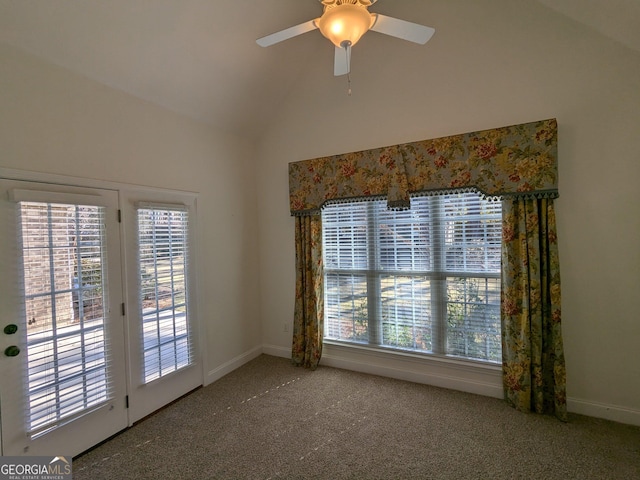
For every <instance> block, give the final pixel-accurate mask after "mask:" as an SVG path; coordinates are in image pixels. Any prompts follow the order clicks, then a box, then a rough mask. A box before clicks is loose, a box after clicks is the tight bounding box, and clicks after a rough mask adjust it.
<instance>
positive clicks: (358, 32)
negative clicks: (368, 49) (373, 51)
mask: <svg viewBox="0 0 640 480" xmlns="http://www.w3.org/2000/svg"><path fill="white" fill-rule="evenodd" d="M373 21H374V17H373V16H372V15H371V14H370V13H369V11H368V10H367V9H366V8H365V7H362V6H358V5H351V4H342V5H337V6H335V7H332V8H327V9H326V10H325V12H324V13H323V15H322V17H320V18H319V19H318V21H317V26H318V29H319V30H320V32H322V35H324V36H325V37H327V38H328V39H329V40H331V43H333V44H334V45H335V46H336V47H344V46H346V45H355V44H356V43H357V42H358V40H360V37H362V35H364V34H365V33H367V31H368V30H369V29H370V28H371V25H372V24H373Z"/></svg>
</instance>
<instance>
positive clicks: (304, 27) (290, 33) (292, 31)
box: [256, 19, 318, 47]
mask: <svg viewBox="0 0 640 480" xmlns="http://www.w3.org/2000/svg"><path fill="white" fill-rule="evenodd" d="M316 20H317V19H316ZM316 20H309V21H308V22H305V23H301V24H300V25H296V26H294V27H289V28H286V29H284V30H281V31H279V32H276V33H272V34H271V35H267V36H266V37H262V38H259V39H258V40H256V43H257V44H258V45H260V46H261V47H270V46H271V45H274V44H276V43H280V42H283V41H285V40H288V39H290V38H293V37H297V36H298V35H302V34H303V33H307V32H310V31H311V30H315V29H316V28H318V27H317V26H316Z"/></svg>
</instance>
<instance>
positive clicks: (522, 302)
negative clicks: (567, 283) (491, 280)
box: [501, 199, 567, 421]
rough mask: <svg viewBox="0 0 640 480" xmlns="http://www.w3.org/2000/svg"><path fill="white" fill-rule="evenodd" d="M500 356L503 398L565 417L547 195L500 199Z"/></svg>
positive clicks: (556, 272)
mask: <svg viewBox="0 0 640 480" xmlns="http://www.w3.org/2000/svg"><path fill="white" fill-rule="evenodd" d="M502 225H503V228H502V296H501V316H502V345H503V347H502V361H503V380H504V392H505V398H506V400H507V402H508V403H510V404H511V405H513V406H514V407H515V408H516V409H518V410H522V411H534V412H537V413H553V414H555V415H556V416H557V417H558V418H559V419H560V420H563V421H566V420H567V405H566V388H565V385H566V378H565V377H566V375H565V362H564V353H563V347H562V331H561V328H560V319H561V309H560V267H559V260H558V245H557V234H556V222H555V213H554V208H553V200H551V199H540V200H537V199H507V200H504V201H503V202H502Z"/></svg>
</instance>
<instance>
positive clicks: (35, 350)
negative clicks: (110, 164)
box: [0, 180, 128, 456]
mask: <svg viewBox="0 0 640 480" xmlns="http://www.w3.org/2000/svg"><path fill="white" fill-rule="evenodd" d="M0 219H1V222H2V223H1V224H2V231H1V232H0V237H1V241H0V245H2V248H0V262H1V264H0V270H1V272H2V275H1V280H0V283H1V285H0V304H1V305H2V326H1V327H0V328H2V333H0V337H1V338H2V342H1V345H0V349H1V352H0V353H1V355H0V371H1V375H0V414H1V422H2V454H3V455H71V456H73V455H77V454H78V453H80V452H82V451H84V450H86V449H87V448H90V447H91V446H93V445H95V444H96V443H99V442H100V441H102V440H104V439H106V438H108V437H109V436H111V435H113V434H115V433H117V432H118V431H120V430H122V429H124V428H125V427H126V426H127V424H128V418H127V410H126V388H127V385H126V363H125V329H124V318H123V312H122V308H121V307H122V305H123V288H122V274H121V243H120V229H119V225H118V193H117V192H115V191H111V190H100V189H89V188H73V187H66V186H64V187H63V186H56V185H50V184H40V183H34V182H21V181H10V180H0Z"/></svg>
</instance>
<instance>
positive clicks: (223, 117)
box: [0, 0, 640, 138]
mask: <svg viewBox="0 0 640 480" xmlns="http://www.w3.org/2000/svg"><path fill="white" fill-rule="evenodd" d="M538 1H539V2H540V3H542V4H544V5H545V6H547V7H549V8H550V9H552V10H553V11H555V12H557V13H558V14H562V15H566V16H569V17H571V18H573V19H574V20H576V21H577V22H580V23H582V24H584V25H587V26H588V27H590V28H593V29H596V30H598V31H600V32H601V33H602V34H604V35H606V36H608V37H610V38H612V39H615V40H617V41H619V42H621V43H623V44H624V45H626V46H627V47H630V48H633V49H636V50H638V51H640V0H538ZM412 3H413V4H416V5H417V4H418V3H419V4H420V8H421V9H424V8H425V5H428V4H426V2H424V0H393V1H391V0H381V1H379V3H377V4H376V5H374V6H373V7H372V8H371V11H376V12H380V13H384V14H387V15H390V16H394V10H396V11H399V10H402V11H406V10H407V6H408V5H409V4H412ZM409 6H410V5H409ZM399 7H404V8H399ZM321 13H322V5H320V4H319V2H318V1H317V0H261V1H256V0H108V1H105V0H0V41H2V42H5V43H7V44H9V45H12V46H14V47H18V48H20V49H24V50H26V51H29V52H31V53H33V54H35V55H38V56H40V57H43V58H45V59H46V60H48V61H50V62H52V63H54V64H57V65H61V66H63V67H66V68H68V69H70V70H73V71H75V72H78V73H81V74H83V75H86V76H87V77H90V78H92V79H94V80H97V81H99V82H102V83H104V84H106V85H109V86H111V87H114V88H117V89H120V90H123V91H125V92H128V93H130V94H132V95H135V96H137V97H139V98H142V99H145V100H148V101H150V102H153V103H156V104H159V105H162V106H164V107H166V108H168V109H170V110H173V111H176V112H179V113H181V114H184V115H187V116H189V117H192V118H196V119H199V120H202V121H205V122H208V123H210V124H211V125H214V126H216V127H217V128H220V129H224V130H228V131H232V132H236V133H242V134H244V135H246V136H248V137H250V138H256V137H258V136H259V135H260V133H261V132H262V131H263V130H264V129H265V128H266V126H267V125H268V122H269V119H270V116H271V115H273V113H274V112H276V111H277V109H278V105H279V104H280V103H281V102H282V101H284V99H285V98H286V96H287V93H288V92H289V90H290V88H291V86H292V85H293V84H294V83H295V82H296V79H297V78H298V77H299V76H300V75H301V73H302V72H303V71H304V69H305V67H306V65H307V63H308V62H324V63H326V68H327V70H328V71H332V69H333V65H332V62H333V47H332V45H331V44H330V43H329V42H328V40H326V39H324V38H323V37H322V36H321V34H320V33H319V32H317V31H315V32H311V33H308V34H305V35H303V36H301V37H297V38H296V39H292V40H288V41H286V42H284V43H282V44H278V45H276V46H273V47H270V48H266V49H263V48H261V47H259V46H257V45H256V43H255V39H256V38H259V37H261V36H264V35H266V34H269V33H273V32H274V31H277V30H281V29H284V28H286V27H289V26H292V25H296V24H298V23H302V22H305V21H307V20H310V19H312V18H315V17H318V16H319V15H320V14H321ZM550 13H552V12H550ZM398 17H400V15H398ZM401 18H403V19H405V20H414V21H416V20H415V19H412V18H407V17H406V15H403V16H402V17H401ZM419 23H425V22H424V21H420V22H419ZM427 24H428V22H427ZM432 26H435V25H432ZM437 28H446V26H440V25H438V26H437ZM373 35H377V34H375V33H374V34H373ZM428 45H429V44H427V46H425V47H424V48H428Z"/></svg>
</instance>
